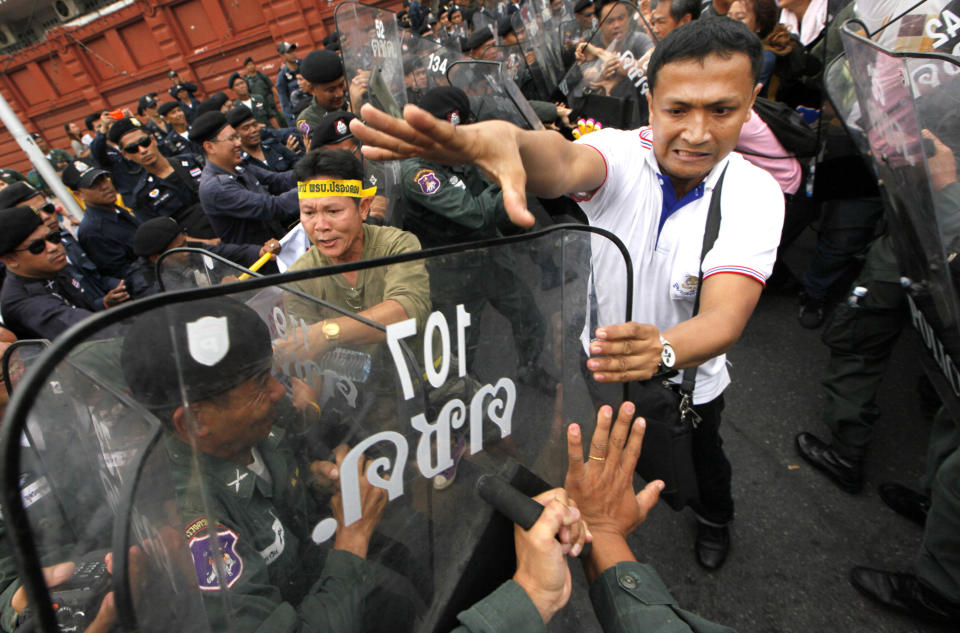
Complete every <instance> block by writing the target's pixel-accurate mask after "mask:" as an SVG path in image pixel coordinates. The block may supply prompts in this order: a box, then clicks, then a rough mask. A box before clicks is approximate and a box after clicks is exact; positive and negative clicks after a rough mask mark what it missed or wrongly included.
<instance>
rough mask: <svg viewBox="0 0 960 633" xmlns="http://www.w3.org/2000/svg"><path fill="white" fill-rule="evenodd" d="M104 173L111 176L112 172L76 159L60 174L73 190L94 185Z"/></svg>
mask: <svg viewBox="0 0 960 633" xmlns="http://www.w3.org/2000/svg"><path fill="white" fill-rule="evenodd" d="M104 174H106V175H108V176H109V175H110V172H108V171H105V170H103V169H100V168H99V167H94V166H93V165H88V164H87V163H85V162H83V161H82V160H75V161H73V162H71V163H70V164H68V165H67V168H66V169H64V170H63V173H61V174H60V180H62V181H63V184H65V185H66V186H68V187H70V188H71V189H73V190H77V189H89V188H90V187H91V186H93V183H94V181H95V180H96V179H97V178H99V177H100V176H103V175H104Z"/></svg>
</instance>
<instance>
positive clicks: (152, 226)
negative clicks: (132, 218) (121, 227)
mask: <svg viewBox="0 0 960 633" xmlns="http://www.w3.org/2000/svg"><path fill="white" fill-rule="evenodd" d="M181 233H183V229H181V228H180V225H179V224H177V221H176V220H174V219H173V218H171V217H168V216H163V217H159V218H151V219H149V220H147V221H146V222H144V223H143V224H141V225H140V226H138V227H137V232H136V233H134V234H133V252H134V253H135V254H136V255H139V256H140V257H149V256H150V255H159V254H160V253H162V252H163V251H165V250H167V246H169V244H170V242H172V241H173V238H175V237H176V236H178V235H180V234H181Z"/></svg>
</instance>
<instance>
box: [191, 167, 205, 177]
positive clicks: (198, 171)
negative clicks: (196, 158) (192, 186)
mask: <svg viewBox="0 0 960 633" xmlns="http://www.w3.org/2000/svg"><path fill="white" fill-rule="evenodd" d="M201 173H203V171H202V170H201V169H200V168H199V167H194V168H193V169H191V170H190V176H192V177H193V178H199V177H200V174H201Z"/></svg>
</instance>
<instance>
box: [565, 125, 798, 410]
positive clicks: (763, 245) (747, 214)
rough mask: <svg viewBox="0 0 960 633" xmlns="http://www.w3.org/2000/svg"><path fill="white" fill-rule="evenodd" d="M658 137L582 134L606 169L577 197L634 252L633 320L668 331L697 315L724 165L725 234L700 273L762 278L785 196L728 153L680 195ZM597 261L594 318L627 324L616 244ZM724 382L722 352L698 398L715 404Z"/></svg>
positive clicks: (710, 364)
mask: <svg viewBox="0 0 960 633" xmlns="http://www.w3.org/2000/svg"><path fill="white" fill-rule="evenodd" d="M652 138H653V135H652V130H651V129H650V128H641V129H640V130H630V131H623V130H613V129H604V130H600V131H599V132H594V133H593V134H588V135H586V136H584V137H583V138H581V139H580V140H578V141H577V142H578V143H581V144H584V145H589V146H590V147H593V148H594V149H596V150H597V151H599V152H600V154H601V155H602V156H603V159H604V161H605V162H606V166H607V174H606V179H605V180H604V182H603V184H602V185H600V187H599V188H598V189H597V190H596V191H595V192H592V193H577V194H572V197H573V198H574V200H576V201H577V202H578V203H579V204H580V207H581V208H582V209H583V211H584V213H585V214H586V216H587V219H588V220H589V222H590V224H591V226H598V227H601V228H604V229H606V230H608V231H610V232H612V233H613V234H614V235H617V236H618V237H620V239H621V240H623V242H624V244H625V245H626V247H627V250H628V251H629V252H630V255H631V257H632V258H633V266H634V271H633V272H634V275H633V276H634V291H633V314H631V315H629V319H630V320H632V321H636V322H638V323H651V324H653V325H655V326H657V327H658V328H659V329H660V330H661V331H662V330H666V329H669V328H671V327H673V326H674V325H676V324H677V323H680V322H681V321H685V320H687V319H689V318H690V317H691V315H692V312H693V298H694V295H695V294H696V287H697V277H698V272H699V267H700V251H701V249H702V247H703V232H704V226H705V224H706V218H707V211H708V209H709V206H710V197H711V195H712V193H713V188H714V186H715V184H716V182H717V179H718V178H719V177H720V174H721V173H722V172H723V170H724V168H726V175H725V176H724V180H723V187H722V199H721V204H722V206H721V214H722V220H721V223H720V232H719V235H718V237H717V241H716V243H715V244H714V246H713V248H712V249H711V250H710V251H709V252H708V253H707V254H706V256H705V257H704V260H703V278H704V280H706V279H708V278H709V277H710V276H712V275H716V274H720V273H736V274H740V275H746V276H748V277H750V278H751V279H755V280H756V281H758V282H759V283H761V284H764V283H766V279H767V277H768V276H769V275H770V272H771V271H772V269H773V262H774V260H775V259H776V255H777V246H778V245H779V243H780V230H781V226H782V224H783V194H782V193H781V191H780V187H779V185H777V182H776V180H774V179H773V177H772V176H771V175H770V174H768V173H767V172H765V171H763V170H762V169H760V168H758V167H755V166H754V165H752V164H750V163H749V162H747V161H746V160H744V158H743V157H742V156H740V155H739V154H736V153H730V154H729V155H727V156H726V157H725V158H724V159H723V160H721V161H720V162H719V163H718V164H717V165H715V166H714V168H713V170H712V171H711V172H710V173H709V175H708V176H707V177H706V178H705V179H704V180H703V181H702V182H701V183H700V184H698V185H697V186H696V187H694V189H693V190H692V191H690V192H689V193H688V194H687V195H686V196H684V197H683V199H681V200H679V201H678V200H676V195H675V193H674V189H673V185H672V184H671V183H670V179H669V177H668V176H665V175H664V174H662V173H661V172H660V167H659V166H658V164H657V159H656V157H655V156H654V153H653V144H652ZM615 251H616V252H615ZM591 263H592V267H593V278H594V282H595V288H596V297H597V309H598V313H597V316H598V322H597V324H598V325H605V324H606V325H609V324H613V323H621V322H623V320H624V314H625V312H626V305H625V303H624V299H623V297H624V295H625V293H626V279H625V277H624V273H623V263H622V257H621V255H620V254H619V251H618V250H617V249H615V248H611V247H601V248H597V247H596V246H595V248H594V251H593V258H592V262H591ZM592 334H593V333H592V332H587V331H586V329H585V331H584V333H583V335H582V337H581V338H582V342H583V345H584V349H587V346H588V344H589V339H590V337H591V336H592ZM677 380H679V377H678V378H677ZM728 384H730V377H729V375H728V374H727V368H726V357H725V355H723V354H720V355H719V356H716V357H714V358H712V359H710V360H708V361H706V362H705V363H703V364H702V365H701V366H700V368H699V370H698V371H697V386H696V391H695V392H694V403H695V404H703V403H705V402H710V401H711V400H713V399H714V398H716V397H717V396H719V395H720V394H721V393H722V392H723V390H724V388H726V386H727V385H728Z"/></svg>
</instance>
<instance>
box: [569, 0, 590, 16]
mask: <svg viewBox="0 0 960 633" xmlns="http://www.w3.org/2000/svg"><path fill="white" fill-rule="evenodd" d="M592 4H593V0H577V4H575V5H574V6H573V12H574V13H580V12H581V11H583V10H584V9H586V8H587V7H589V6H591V5H592Z"/></svg>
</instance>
